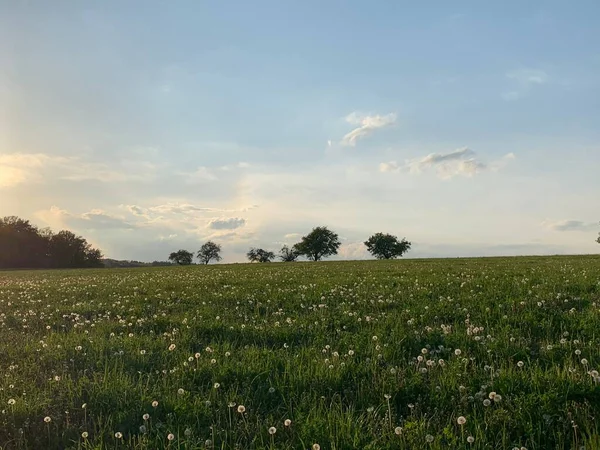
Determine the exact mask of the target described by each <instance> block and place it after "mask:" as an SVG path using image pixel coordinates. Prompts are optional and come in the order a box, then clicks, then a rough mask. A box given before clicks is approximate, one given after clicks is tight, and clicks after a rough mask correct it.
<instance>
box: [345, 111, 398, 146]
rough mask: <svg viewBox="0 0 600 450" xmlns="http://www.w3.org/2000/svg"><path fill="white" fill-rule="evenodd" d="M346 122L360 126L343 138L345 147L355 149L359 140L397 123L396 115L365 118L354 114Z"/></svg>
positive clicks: (347, 117)
mask: <svg viewBox="0 0 600 450" xmlns="http://www.w3.org/2000/svg"><path fill="white" fill-rule="evenodd" d="M346 122H348V123H350V124H352V125H358V127H357V128H355V129H354V130H352V131H350V132H349V133H348V134H346V135H345V136H344V137H343V138H342V141H341V144H342V145H344V146H351V147H354V146H355V145H356V141H357V140H358V139H361V138H363V137H365V136H368V135H369V134H371V133H373V132H374V131H375V130H378V129H381V128H385V127H389V126H391V125H393V124H394V123H396V114H394V113H390V114H386V115H383V116H382V115H379V114H377V115H374V116H368V115H367V116H365V115H360V114H358V113H356V112H353V113H351V114H349V115H348V116H346Z"/></svg>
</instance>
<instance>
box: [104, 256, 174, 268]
mask: <svg viewBox="0 0 600 450" xmlns="http://www.w3.org/2000/svg"><path fill="white" fill-rule="evenodd" d="M102 264H104V267H106V268H108V269H110V268H115V267H160V266H175V265H176V264H174V263H172V262H169V261H152V262H142V261H128V260H117V259H110V258H104V259H103V260H102Z"/></svg>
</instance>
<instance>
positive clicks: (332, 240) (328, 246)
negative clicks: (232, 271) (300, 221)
mask: <svg viewBox="0 0 600 450" xmlns="http://www.w3.org/2000/svg"><path fill="white" fill-rule="evenodd" d="M341 245H342V243H341V242H340V239H339V236H338V235H337V233H334V232H333V231H331V230H329V229H328V228H327V227H315V228H313V229H312V231H311V232H310V233H308V234H307V235H306V236H303V237H302V239H301V240H300V242H298V243H296V244H294V245H293V246H292V247H288V246H287V245H284V246H283V247H282V248H281V250H280V251H279V254H277V255H275V253H274V252H272V251H270V250H265V249H262V248H255V247H252V248H251V249H250V250H248V253H246V257H247V258H248V260H249V261H250V262H258V263H266V262H271V261H273V260H275V259H276V258H277V259H279V260H281V261H283V262H294V261H296V260H298V258H300V257H301V256H304V257H305V258H306V259H308V260H309V261H321V260H322V259H323V258H326V257H328V256H333V255H337V252H338V249H339V248H340V246H341ZM364 245H365V246H366V247H367V251H368V252H369V253H370V254H371V255H373V256H374V257H375V258H377V259H394V258H398V257H401V256H402V255H403V254H404V253H406V252H407V251H409V250H410V247H411V243H410V242H409V241H407V240H406V239H405V238H402V239H398V238H397V237H396V236H394V235H391V234H387V233H375V234H374V235H372V236H370V237H369V239H367V240H366V241H365V242H364ZM196 257H197V258H198V260H199V261H200V262H201V263H202V264H208V263H209V262H210V261H220V260H221V246H220V245H219V244H216V243H215V242H213V241H208V242H206V243H205V244H203V245H202V247H200V250H198V252H197V253H196ZM193 260H194V253H192V252H189V251H187V250H178V251H176V252H173V253H171V254H170V255H169V261H172V262H173V263H175V264H179V265H190V264H192V262H193Z"/></svg>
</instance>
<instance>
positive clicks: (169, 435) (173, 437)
mask: <svg viewBox="0 0 600 450" xmlns="http://www.w3.org/2000/svg"><path fill="white" fill-rule="evenodd" d="M174 439H175V435H174V434H173V433H169V434H167V440H169V441H172V440H174Z"/></svg>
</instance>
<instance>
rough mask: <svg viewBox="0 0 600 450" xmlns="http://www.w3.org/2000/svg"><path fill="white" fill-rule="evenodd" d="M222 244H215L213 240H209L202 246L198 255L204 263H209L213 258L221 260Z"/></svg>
mask: <svg viewBox="0 0 600 450" xmlns="http://www.w3.org/2000/svg"><path fill="white" fill-rule="evenodd" d="M220 253H221V246H220V245H219V244H215V243H214V242H213V241H208V242H206V243H204V244H203V245H202V247H200V250H198V254H197V255H196V256H197V257H198V259H199V260H200V262H201V263H202V264H208V263H209V262H211V261H212V260H213V259H214V260H215V261H221V259H222V258H221V255H220Z"/></svg>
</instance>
